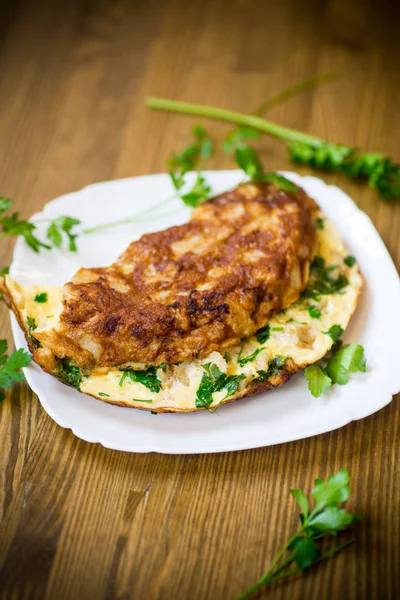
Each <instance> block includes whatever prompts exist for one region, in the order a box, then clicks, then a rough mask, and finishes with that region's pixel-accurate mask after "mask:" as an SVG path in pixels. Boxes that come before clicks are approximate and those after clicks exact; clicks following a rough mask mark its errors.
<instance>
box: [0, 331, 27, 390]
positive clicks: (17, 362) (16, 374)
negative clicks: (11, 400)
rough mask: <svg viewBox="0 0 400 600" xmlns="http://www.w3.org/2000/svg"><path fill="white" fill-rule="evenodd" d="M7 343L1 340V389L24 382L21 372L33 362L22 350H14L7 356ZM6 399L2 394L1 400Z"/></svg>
mask: <svg viewBox="0 0 400 600" xmlns="http://www.w3.org/2000/svg"><path fill="white" fill-rule="evenodd" d="M7 349H8V345H7V341H6V340H0V388H1V389H5V388H8V387H10V386H11V385H12V384H13V383H15V382H16V381H22V380H23V379H24V374H23V373H22V372H21V371H20V369H22V368H23V367H26V366H28V365H29V363H30V362H31V359H32V357H31V355H30V354H29V353H28V352H25V350H23V349H22V348H19V349H18V350H14V352H13V353H12V354H11V355H10V356H8V355H7ZM3 399H4V394H3V393H2V392H0V400H3Z"/></svg>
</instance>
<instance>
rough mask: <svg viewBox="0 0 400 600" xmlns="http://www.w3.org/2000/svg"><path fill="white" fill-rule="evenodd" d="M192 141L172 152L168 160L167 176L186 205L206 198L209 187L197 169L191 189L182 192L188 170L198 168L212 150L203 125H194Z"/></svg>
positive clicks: (196, 203)
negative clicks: (174, 152)
mask: <svg viewBox="0 0 400 600" xmlns="http://www.w3.org/2000/svg"><path fill="white" fill-rule="evenodd" d="M192 133H193V136H194V138H195V141H194V143H192V144H190V145H189V146H186V148H184V149H183V150H182V151H181V152H179V153H177V154H173V155H172V157H171V158H170V159H169V161H168V165H169V167H170V169H169V176H170V177H171V181H172V185H173V186H174V188H175V192H176V196H177V197H179V198H181V199H182V201H183V202H184V204H186V205H187V206H192V207H195V206H198V205H199V204H200V203H201V202H204V200H207V198H208V196H209V194H210V192H211V188H210V186H209V185H208V183H207V182H206V180H205V178H204V176H203V175H202V173H201V171H198V173H197V178H196V181H195V183H194V185H193V187H192V188H191V190H189V191H187V192H185V193H183V192H182V190H183V189H184V188H185V186H186V175H187V173H188V172H189V171H193V170H194V169H198V168H199V166H200V164H201V162H202V161H205V160H208V159H209V158H210V157H211V156H212V154H213V151H214V143H213V141H212V139H211V138H210V137H209V135H208V134H207V132H206V130H205V129H204V127H201V126H200V125H196V127H194V128H193V132H192Z"/></svg>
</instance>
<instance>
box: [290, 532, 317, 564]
mask: <svg viewBox="0 0 400 600" xmlns="http://www.w3.org/2000/svg"><path fill="white" fill-rule="evenodd" d="M288 549H289V550H294V551H295V552H294V554H293V555H292V560H293V561H294V562H296V563H297V565H298V567H299V568H300V569H307V568H308V567H311V565H312V564H313V562H314V561H315V559H316V558H317V556H318V548H317V544H316V543H315V542H314V540H312V539H311V538H309V537H305V536H298V537H296V538H295V539H294V540H293V542H291V543H290V544H289V546H288Z"/></svg>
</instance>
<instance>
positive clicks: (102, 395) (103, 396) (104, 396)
mask: <svg viewBox="0 0 400 600" xmlns="http://www.w3.org/2000/svg"><path fill="white" fill-rule="evenodd" d="M98 396H101V397H102V398H109V397H110V396H109V395H108V394H105V393H104V392H99V393H98Z"/></svg>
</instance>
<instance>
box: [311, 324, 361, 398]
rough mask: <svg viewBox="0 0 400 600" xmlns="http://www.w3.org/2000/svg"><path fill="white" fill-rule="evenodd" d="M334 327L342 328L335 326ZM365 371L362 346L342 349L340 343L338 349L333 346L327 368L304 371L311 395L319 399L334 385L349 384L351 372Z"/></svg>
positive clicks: (352, 345)
mask: <svg viewBox="0 0 400 600" xmlns="http://www.w3.org/2000/svg"><path fill="white" fill-rule="evenodd" d="M333 327H340V326H339V325H337V326H335V325H333ZM331 329H332V327H331ZM326 333H327V332H326ZM332 339H333V338H332ZM365 369H366V359H365V356H364V348H363V347H362V346H361V345H360V344H349V345H347V346H343V347H342V346H340V345H339V346H338V342H336V347H335V346H333V348H332V353H331V356H330V358H329V359H328V361H327V363H326V366H325V367H322V366H321V365H319V364H314V365H309V366H308V367H306V368H305V369H304V377H305V378H306V379H307V381H308V388H309V390H310V392H311V394H312V395H313V396H314V398H318V397H319V396H321V394H323V392H324V391H325V390H326V389H328V388H329V387H331V385H332V384H333V383H338V384H339V385H344V384H346V383H347V382H348V380H349V374H350V373H351V372H353V373H354V372H357V371H360V372H365Z"/></svg>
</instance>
